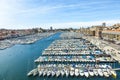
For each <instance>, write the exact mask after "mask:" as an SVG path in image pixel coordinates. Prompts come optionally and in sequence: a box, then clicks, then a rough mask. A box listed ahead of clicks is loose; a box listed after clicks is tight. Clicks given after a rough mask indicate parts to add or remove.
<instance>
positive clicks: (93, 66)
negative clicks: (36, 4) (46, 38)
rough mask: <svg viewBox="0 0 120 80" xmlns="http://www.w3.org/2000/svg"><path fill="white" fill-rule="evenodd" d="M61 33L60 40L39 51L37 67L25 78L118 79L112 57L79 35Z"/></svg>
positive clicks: (36, 61)
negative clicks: (36, 75) (35, 74)
mask: <svg viewBox="0 0 120 80" xmlns="http://www.w3.org/2000/svg"><path fill="white" fill-rule="evenodd" d="M63 34H64V38H63ZM63 34H61V36H62V37H61V39H58V40H55V41H54V42H52V43H51V45H50V46H49V47H48V48H46V49H45V50H44V51H43V52H42V56H40V57H39V58H37V59H36V60H34V62H35V63H38V66H37V68H35V69H33V70H35V71H33V70H32V72H31V71H30V72H29V73H28V74H27V76H31V75H33V74H34V73H37V74H38V75H39V76H42V77H45V76H46V77H49V76H51V77H59V76H66V77H70V76H71V77H73V76H75V77H79V76H81V77H86V78H88V77H93V76H99V77H114V78H116V77H117V73H116V71H115V70H114V69H113V68H112V65H111V64H115V63H116V62H117V61H116V60H114V59H113V58H112V57H111V55H109V54H106V52H104V51H102V50H100V49H99V48H98V47H97V46H95V45H94V44H92V43H90V42H89V41H87V40H85V39H82V38H81V36H80V37H79V38H78V36H77V38H76V37H75V36H74V37H73V36H71V35H73V33H63ZM67 34H69V35H67ZM66 35H67V36H66ZM65 36H66V37H65ZM68 36H70V37H68ZM36 70H37V71H36ZM29 74H30V75H29ZM33 76H34V75H33Z"/></svg>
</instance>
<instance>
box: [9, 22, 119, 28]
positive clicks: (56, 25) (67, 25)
mask: <svg viewBox="0 0 120 80" xmlns="http://www.w3.org/2000/svg"><path fill="white" fill-rule="evenodd" d="M103 22H105V23H106V25H107V26H111V25H113V24H116V23H120V20H103V21H88V22H66V23H44V24H36V25H31V24H22V25H18V27H19V28H18V27H15V26H16V25H10V26H13V27H15V28H13V29H28V28H37V27H39V28H40V27H41V28H44V29H48V28H50V27H51V26H52V27H53V28H54V29H59V28H63V29H64V28H76V29H79V28H80V27H90V26H96V25H102V23H103Z"/></svg>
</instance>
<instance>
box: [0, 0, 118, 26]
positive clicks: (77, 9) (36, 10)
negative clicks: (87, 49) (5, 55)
mask: <svg viewBox="0 0 120 80" xmlns="http://www.w3.org/2000/svg"><path fill="white" fill-rule="evenodd" d="M29 1H32V0H0V28H24V27H25V28H31V27H36V26H41V27H43V28H47V27H49V26H54V27H55V28H61V27H62V28H64V27H75V28H78V27H80V26H91V25H94V24H95V25H98V24H101V23H102V22H105V21H103V20H104V19H106V22H107V23H109V24H112V23H115V22H116V21H118V20H116V19H118V18H119V11H120V10H119V6H118V3H116V4H115V2H114V1H109V0H105V1H96V0H95V1H90V2H89V1H79V0H75V1H76V2H75V1H74V2H70V3H69V2H67V1H66V2H65V1H63V2H60V3H59V2H57V1H55V2H48V0H42V1H43V2H44V3H45V4H42V3H41V4H42V5H39V3H38V4H37V3H36V2H34V1H32V2H29ZM58 1H59V0H58ZM70 1H72V0H70ZM33 2H34V3H33ZM39 2H41V0H40V1H39ZM111 3H112V4H113V6H111ZM36 4H37V6H34V7H33V5H36ZM114 4H115V5H114ZM106 5H107V6H106ZM109 8H110V9H111V10H110V9H109ZM109 13H111V14H109ZM116 16H117V17H116ZM108 18H109V20H108ZM91 20H92V21H91ZM98 20H101V21H98ZM82 21H83V22H82ZM86 21H87V22H86ZM40 22H41V23H40ZM42 23H43V24H42ZM116 23H117V22H116ZM28 26H29V27H28Z"/></svg>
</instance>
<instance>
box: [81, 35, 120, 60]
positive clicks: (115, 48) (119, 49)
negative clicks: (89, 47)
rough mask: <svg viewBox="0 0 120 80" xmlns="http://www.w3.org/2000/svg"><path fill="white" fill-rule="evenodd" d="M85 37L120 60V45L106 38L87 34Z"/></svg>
mask: <svg viewBox="0 0 120 80" xmlns="http://www.w3.org/2000/svg"><path fill="white" fill-rule="evenodd" d="M83 38H84V39H87V40H89V41H90V42H91V43H93V44H95V45H96V46H98V47H99V48H100V49H101V50H103V51H105V52H106V53H107V54H110V55H111V56H112V57H113V58H114V59H115V60H117V61H119V62H120V46H119V45H116V44H113V43H109V42H107V41H104V40H100V39H98V38H95V37H91V36H87V37H83Z"/></svg>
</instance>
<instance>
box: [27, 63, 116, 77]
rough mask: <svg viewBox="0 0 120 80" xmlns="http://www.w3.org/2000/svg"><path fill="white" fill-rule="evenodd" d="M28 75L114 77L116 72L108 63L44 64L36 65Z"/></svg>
mask: <svg viewBox="0 0 120 80" xmlns="http://www.w3.org/2000/svg"><path fill="white" fill-rule="evenodd" d="M27 75H28V76H31V75H33V76H36V75H39V76H47V77H49V76H52V77H53V76H56V77H58V76H66V77H68V76H76V77H78V76H85V77H91V76H101V77H103V76H104V77H109V76H113V77H116V76H117V74H116V72H115V71H114V70H113V69H112V67H111V66H110V65H94V64H91V65H90V64H86V65H85V64H45V65H43V64H42V65H38V67H37V68H36V69H33V70H32V71H30V72H29V73H28V74H27Z"/></svg>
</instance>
